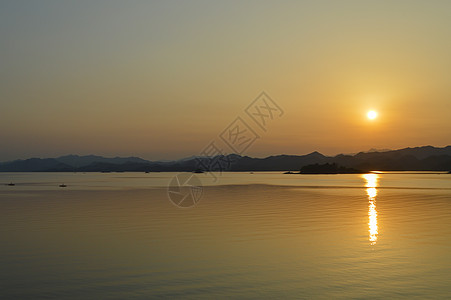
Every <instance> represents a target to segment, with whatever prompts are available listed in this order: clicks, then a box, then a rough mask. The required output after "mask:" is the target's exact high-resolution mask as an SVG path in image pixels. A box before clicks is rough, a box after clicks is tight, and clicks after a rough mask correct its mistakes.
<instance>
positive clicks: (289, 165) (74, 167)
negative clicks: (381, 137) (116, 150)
mask: <svg viewBox="0 0 451 300" xmlns="http://www.w3.org/2000/svg"><path fill="white" fill-rule="evenodd" d="M199 159H200V160H201V161H202V162H203V163H204V164H208V163H211V162H219V164H221V168H222V170H223V171H299V170H300V169H301V168H302V167H305V166H308V165H312V164H326V163H328V164H337V165H338V166H340V167H344V168H352V169H356V170H361V171H364V172H366V171H374V170H379V171H450V170H451V146H447V147H443V148H437V147H432V146H424V147H415V148H404V149H399V150H387V151H385V150H380V151H378V150H373V149H372V150H371V151H369V152H360V153H357V154H354V155H345V154H340V155H337V156H325V155H322V154H321V153H319V152H316V151H315V152H312V153H310V154H307V155H276V156H269V157H266V158H253V157H249V156H241V155H237V154H230V155H227V156H217V157H214V158H207V157H203V158H199V157H189V158H185V159H181V160H176V161H149V160H145V159H142V158H139V157H114V158H107V157H102V156H96V155H87V156H78V155H66V156H61V157H57V158H44V159H43V158H30V159H25V160H15V161H10V162H3V163H0V172H176V171H178V172H191V171H194V170H198V169H202V167H200V166H199V163H198V162H199Z"/></svg>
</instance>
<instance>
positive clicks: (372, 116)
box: [366, 110, 377, 120]
mask: <svg viewBox="0 0 451 300" xmlns="http://www.w3.org/2000/svg"><path fill="white" fill-rule="evenodd" d="M366 117H367V118H368V119H370V120H374V119H376V118H377V111H374V110H370V111H369V112H368V113H367V114H366Z"/></svg>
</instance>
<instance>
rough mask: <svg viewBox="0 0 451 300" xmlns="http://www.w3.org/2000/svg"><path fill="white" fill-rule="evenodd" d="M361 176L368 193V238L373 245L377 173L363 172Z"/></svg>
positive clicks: (376, 228)
mask: <svg viewBox="0 0 451 300" xmlns="http://www.w3.org/2000/svg"><path fill="white" fill-rule="evenodd" d="M362 177H363V179H365V181H366V184H365V187H367V189H366V193H367V195H368V228H369V229H368V231H369V237H368V239H369V241H370V244H371V245H375V244H376V242H377V235H378V226H377V209H376V196H377V185H378V179H379V175H378V174H373V173H371V174H364V175H362Z"/></svg>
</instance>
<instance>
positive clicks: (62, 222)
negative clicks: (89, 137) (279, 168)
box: [0, 172, 451, 299]
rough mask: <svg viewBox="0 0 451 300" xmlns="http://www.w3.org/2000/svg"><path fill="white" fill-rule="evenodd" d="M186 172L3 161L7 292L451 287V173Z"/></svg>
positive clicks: (3, 280)
mask: <svg viewBox="0 0 451 300" xmlns="http://www.w3.org/2000/svg"><path fill="white" fill-rule="evenodd" d="M175 175H177V173H148V174H145V173H86V174H84V173H0V183H1V186H0V245H1V247H0V266H1V268H2V272H1V273H0V298H1V299H43V298H45V299H51V298H54V299H149V298H159V299H160V298H163V299H164V298H188V299H212V298H213V299H230V298H240V299H241V298H246V299H261V298H277V299H280V298H290V299H331V298H334V299H350V298H354V299H359V298H360V299H362V298H365V299H382V298H405V299H411V298H417V299H426V298H429V299H437V298H450V297H451V255H450V253H451V175H450V174H444V173H427V172H417V173H408V172H397V173H394V172H393V173H390V172H379V173H369V174H363V175H359V174H347V175H345V174H343V175H299V174H290V175H288V174H281V172H254V173H252V174H251V173H249V172H247V173H246V172H243V173H233V172H230V173H222V174H214V176H212V174H196V175H195V177H196V178H198V180H199V182H201V185H202V186H203V188H202V189H201V190H199V189H197V190H198V191H200V192H199V194H198V195H197V196H196V197H197V198H196V200H197V201H196V203H195V205H194V206H192V207H186V206H185V207H182V208H180V207H178V206H177V205H175V204H177V203H175V204H174V202H173V201H170V198H169V197H168V185H169V183H170V182H171V179H172V178H173V177H174V176H175ZM185 175H187V176H191V175H192V174H188V173H187V174H185ZM10 182H14V183H15V186H8V185H6V184H7V183H10ZM62 183H64V184H66V185H67V187H64V188H62V187H59V185H60V184H62ZM171 199H172V198H171ZM187 199H189V198H187ZM184 203H187V202H184ZM193 204H194V203H193Z"/></svg>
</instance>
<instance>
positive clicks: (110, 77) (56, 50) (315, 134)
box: [0, 0, 451, 161]
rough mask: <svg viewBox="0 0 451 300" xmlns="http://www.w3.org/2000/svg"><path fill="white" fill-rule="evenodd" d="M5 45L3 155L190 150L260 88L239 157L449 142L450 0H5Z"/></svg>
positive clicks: (166, 154)
mask: <svg viewBox="0 0 451 300" xmlns="http://www.w3.org/2000/svg"><path fill="white" fill-rule="evenodd" d="M0 38H1V47H0V76H1V80H0V128H1V130H0V161H4V160H11V159H17V158H28V157H32V156H33V157H52V156H59V155H64V154H69V153H73V154H99V155H106V156H116V155H120V156H124V155H127V156H129V155H136V156H141V157H144V158H147V159H173V158H181V157H184V156H190V155H196V154H198V153H199V152H200V151H201V150H202V149H203V148H204V147H205V146H206V145H207V144H208V143H209V142H210V141H212V140H215V139H216V138H217V137H218V135H219V134H220V133H221V132H222V131H223V130H224V128H226V127H227V125H229V123H230V122H232V121H233V120H234V119H235V118H236V117H237V116H241V115H243V111H244V109H245V108H246V107H247V106H248V105H249V103H250V102H251V101H252V100H253V99H254V98H255V97H256V96H258V95H259V94H260V92H261V91H266V92H267V93H268V94H269V95H270V96H271V97H272V98H273V99H274V100H275V101H276V102H277V103H278V104H279V105H280V106H281V107H282V108H283V110H284V112H285V113H284V115H283V116H282V117H281V118H280V119H276V120H274V121H272V122H271V123H270V124H269V126H268V130H267V132H266V133H264V134H263V132H261V131H260V132H258V133H259V134H260V135H261V138H260V139H259V140H258V141H257V142H256V143H255V144H254V145H253V146H252V147H251V148H250V149H249V150H248V151H247V152H246V153H245V154H247V155H251V156H268V155H271V154H282V153H284V154H305V153H308V152H312V151H315V150H318V151H320V152H322V153H324V154H337V153H341V152H346V153H349V152H356V151H360V150H368V149H370V148H402V147H408V146H421V145H434V146H445V145H448V144H451V1H371V2H370V1H304V2H302V1H222V2H218V1H154V2H151V1H111V0H105V1H56V0H55V1H42V0H41V1H18V0H11V1H1V2H0ZM370 109H374V110H376V111H378V113H379V117H378V118H377V119H376V120H373V121H369V120H367V119H366V112H367V111H368V110H370Z"/></svg>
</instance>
